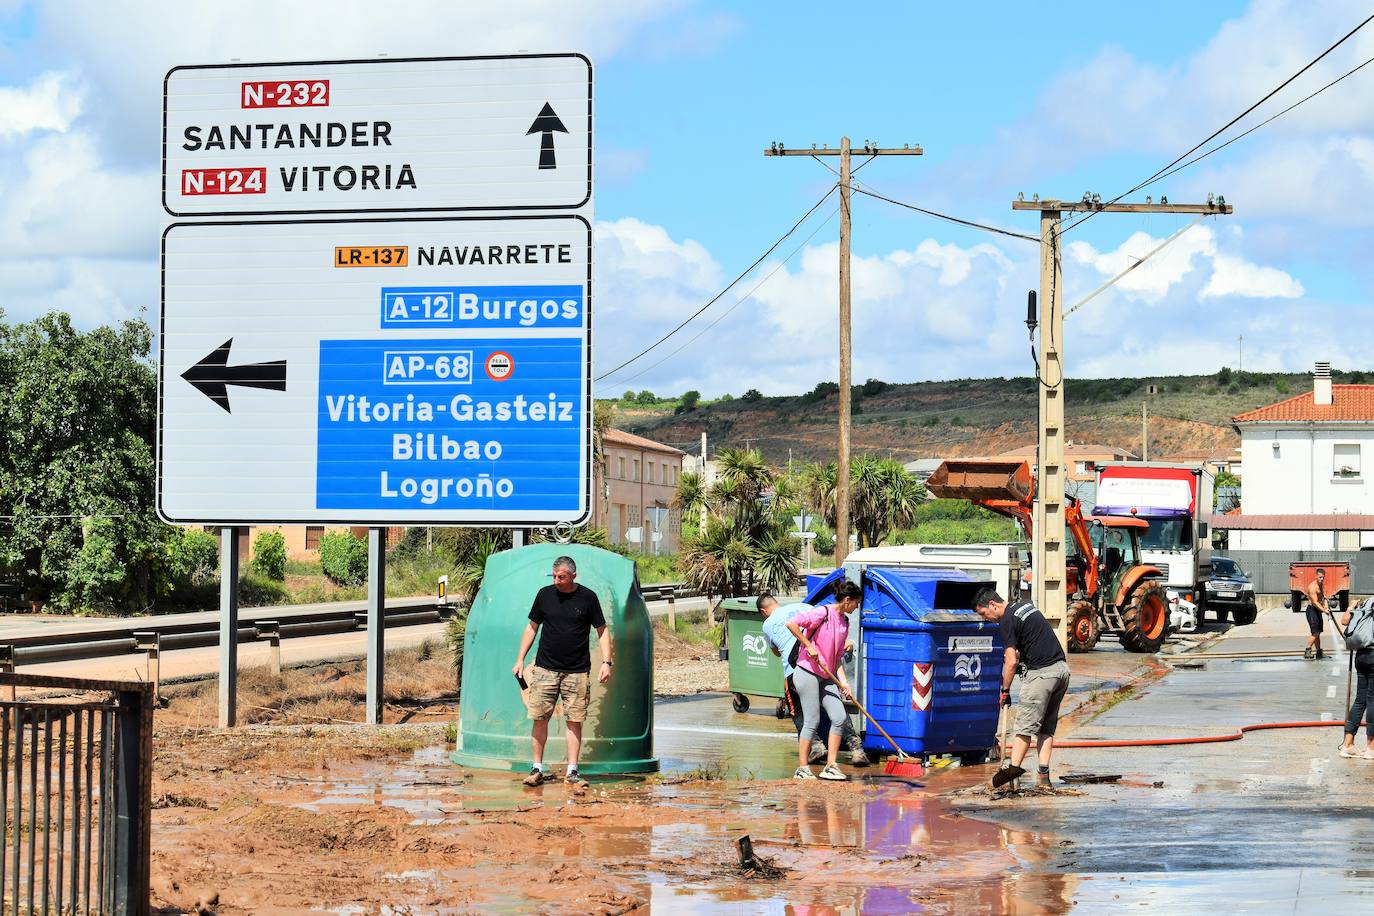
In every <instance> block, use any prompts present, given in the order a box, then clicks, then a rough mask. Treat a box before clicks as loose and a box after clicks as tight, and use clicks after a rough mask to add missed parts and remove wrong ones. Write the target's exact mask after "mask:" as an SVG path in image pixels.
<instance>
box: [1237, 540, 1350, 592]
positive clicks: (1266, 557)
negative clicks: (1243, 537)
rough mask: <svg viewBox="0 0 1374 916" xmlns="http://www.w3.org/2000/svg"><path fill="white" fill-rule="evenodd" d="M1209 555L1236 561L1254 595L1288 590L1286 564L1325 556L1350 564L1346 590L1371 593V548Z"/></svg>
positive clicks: (1325, 557) (1323, 558) (1257, 551)
mask: <svg viewBox="0 0 1374 916" xmlns="http://www.w3.org/2000/svg"><path fill="white" fill-rule="evenodd" d="M1213 556H1219V557H1230V558H1231V559H1233V560H1235V561H1236V562H1237V563H1239V564H1240V568H1241V569H1243V570H1245V572H1246V574H1247V575H1249V577H1250V579H1251V581H1253V582H1254V583H1255V594H1257V595H1286V594H1288V564H1290V563H1297V562H1300V561H1303V560H1309V561H1310V560H1329V561H1333V562H1345V563H1349V564H1350V593H1351V594H1352V595H1374V551H1371V550H1217V551H1213Z"/></svg>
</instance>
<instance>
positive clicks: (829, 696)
mask: <svg viewBox="0 0 1374 916" xmlns="http://www.w3.org/2000/svg"><path fill="white" fill-rule="evenodd" d="M792 686H793V687H796V688H797V697H798V698H799V699H800V700H801V707H802V727H801V737H802V738H805V739H806V740H807V741H810V740H811V739H812V738H814V737H816V727H817V726H819V725H820V724H821V706H822V705H824V706H825V716H826V718H827V719H829V720H830V734H832V735H839V734H843V733H844V723H845V721H846V719H847V716H846V715H845V711H844V700H842V699H840V688H839V687H836V686H835V682H834V681H831V680H822V679H821V678H819V677H817V676H816V675H814V674H812V673H811V672H810V671H807V670H806V669H805V668H797V669H796V670H795V671H794V672H793V673H792Z"/></svg>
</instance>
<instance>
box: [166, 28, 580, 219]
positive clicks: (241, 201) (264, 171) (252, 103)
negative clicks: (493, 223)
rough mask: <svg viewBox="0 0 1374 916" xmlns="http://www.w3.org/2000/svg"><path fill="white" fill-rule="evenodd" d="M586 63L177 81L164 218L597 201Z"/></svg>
mask: <svg viewBox="0 0 1374 916" xmlns="http://www.w3.org/2000/svg"><path fill="white" fill-rule="evenodd" d="M591 188H592V67H591V62H590V61H588V60H587V58H585V57H583V56H582V55H580V54H532V55H513V56H504V57H452V58H425V59H404V60H402V59H398V60H387V59H379V60H368V61H325V62H300V63H277V64H223V65H212V66H193V67H176V68H174V69H172V70H171V71H169V72H168V73H167V77H166V80H165V82H164V88H163V138H162V203H163V207H164V208H165V209H166V210H167V212H168V213H170V214H171V215H172V216H232V215H254V214H260V215H266V214H320V213H364V212H417V211H456V210H522V209H523V210H554V209H569V210H572V209H577V208H580V207H582V206H584V205H585V204H587V203H588V202H589V201H590V200H591Z"/></svg>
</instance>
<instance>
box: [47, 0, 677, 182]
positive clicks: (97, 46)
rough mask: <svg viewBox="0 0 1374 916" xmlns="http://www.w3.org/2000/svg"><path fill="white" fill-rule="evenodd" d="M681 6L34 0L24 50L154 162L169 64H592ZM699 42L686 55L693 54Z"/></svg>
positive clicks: (117, 136) (118, 137) (133, 152)
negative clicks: (575, 60)
mask: <svg viewBox="0 0 1374 916" xmlns="http://www.w3.org/2000/svg"><path fill="white" fill-rule="evenodd" d="M687 3H688V0H567V2H557V3H555V2H548V0H506V2H503V3H499V4H494V3H454V2H451V0H415V2H409V3H404V4H379V3H375V2H370V0H328V2H326V0H298V2H291V3H282V2H278V0H239V2H235V3H217V4H215V3H195V2H191V3H188V2H148V3H130V4H122V5H120V6H119V8H118V11H117V12H113V11H112V8H111V6H110V4H109V3H108V2H105V0H43V2H42V3H35V4H33V6H32V10H33V15H34V18H35V25H34V33H35V38H34V39H33V44H34V45H35V46H36V47H37V48H39V49H42V50H43V51H45V52H46V56H48V57H50V58H56V59H62V60H65V61H69V62H70V65H71V66H72V67H75V68H79V71H80V74H81V76H82V77H83V78H84V80H85V82H86V84H87V85H88V86H90V87H91V97H92V98H91V100H92V102H93V103H98V104H93V106H92V107H93V109H95V110H94V111H93V113H92V118H93V120H96V121H98V123H99V124H100V126H101V133H102V138H103V139H106V140H108V141H110V142H112V143H113V145H114V146H115V148H116V149H117V150H118V156H119V158H125V157H132V158H136V159H139V160H142V161H147V160H148V159H150V158H152V157H154V156H156V155H157V152H156V143H157V137H158V125H159V123H160V118H161V104H162V80H163V76H164V75H165V73H166V72H167V70H168V69H170V68H171V67H173V66H176V65H182V64H203V63H227V62H229V61H230V60H235V59H237V60H242V61H290V60H330V59H346V58H371V57H375V56H376V55H378V54H387V55H388V56H390V57H422V56H448V55H467V54H493V53H498V54H499V53H510V52H512V51H530V52H540V51H567V50H570V49H573V50H580V51H583V52H585V53H587V54H588V55H589V56H590V57H591V59H592V62H593V63H594V64H595V63H596V62H597V61H598V60H599V59H601V58H609V57H611V56H613V55H615V54H617V53H621V52H622V51H624V50H625V49H626V47H627V46H632V45H634V44H636V43H639V42H642V41H643V40H645V39H646V36H652V35H653V34H655V29H656V28H657V27H658V26H659V24H660V22H661V20H663V19H664V18H665V17H667V16H668V15H669V14H671V13H674V12H676V11H678V10H680V9H682V8H683V7H685V6H686V5H687ZM695 47H696V45H693V46H692V47H691V48H688V49H685V50H692V49H693V48H695Z"/></svg>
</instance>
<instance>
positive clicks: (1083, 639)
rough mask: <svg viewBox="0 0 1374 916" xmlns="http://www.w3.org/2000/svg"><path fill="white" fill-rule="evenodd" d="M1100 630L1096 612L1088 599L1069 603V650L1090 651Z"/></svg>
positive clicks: (1099, 634) (1100, 633) (1099, 635)
mask: <svg viewBox="0 0 1374 916" xmlns="http://www.w3.org/2000/svg"><path fill="white" fill-rule="evenodd" d="M1101 635H1102V632H1101V630H1100V629H1099V628H1098V626H1097V612H1096V611H1095V610H1094V609H1093V606H1092V603H1091V602H1089V601H1075V602H1074V603H1073V604H1070V605H1069V651H1070V652H1091V651H1092V650H1093V647H1094V646H1096V645H1097V640H1098V638H1099V637H1101Z"/></svg>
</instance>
